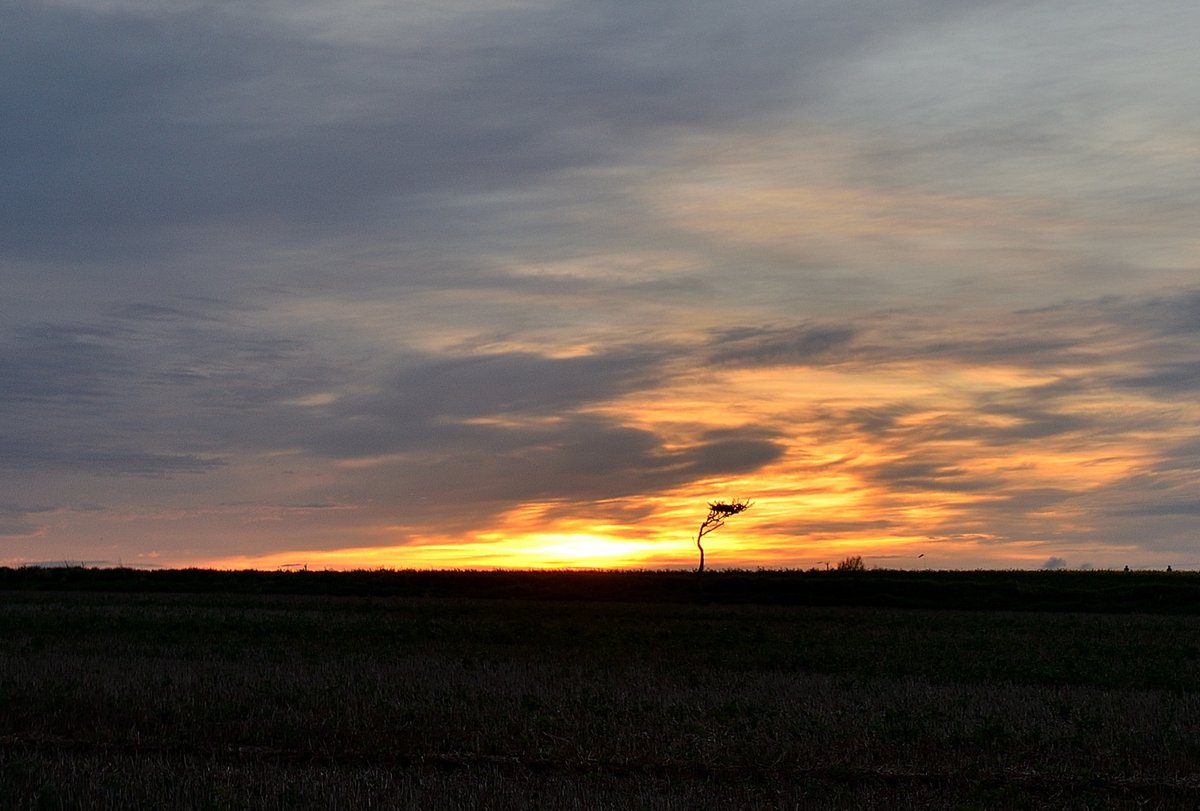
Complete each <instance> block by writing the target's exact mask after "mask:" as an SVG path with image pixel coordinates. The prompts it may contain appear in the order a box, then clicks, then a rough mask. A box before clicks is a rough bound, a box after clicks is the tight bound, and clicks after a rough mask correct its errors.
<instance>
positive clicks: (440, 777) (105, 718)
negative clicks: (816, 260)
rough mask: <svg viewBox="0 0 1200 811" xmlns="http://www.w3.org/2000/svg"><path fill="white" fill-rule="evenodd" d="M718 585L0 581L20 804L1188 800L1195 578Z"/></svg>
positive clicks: (839, 579)
mask: <svg viewBox="0 0 1200 811" xmlns="http://www.w3.org/2000/svg"><path fill="white" fill-rule="evenodd" d="M712 574H713V575H714V576H713V577H710V576H709V574H708V573H706V574H705V575H704V579H703V580H701V579H700V578H697V577H696V576H695V575H689V574H686V573H625V574H622V573H595V574H589V573H549V574H534V573H518V574H514V573H416V574H414V573H402V572H394V573H386V572H384V573H346V574H344V575H336V574H328V573H312V576H309V575H308V574H307V573H295V574H289V573H280V574H265V573H257V574H255V573H248V574H231V573H206V572H195V571H193V572H190V573H165V572H164V573H151V574H146V573H139V572H129V571H128V570H125V571H116V572H111V571H110V572H108V573H99V574H97V573H94V570H62V571H55V570H36V571H34V570H0V588H3V589H4V590H3V591H0V807H3V808H114V809H115V808H121V809H125V808H214V809H216V808H265V809H275V808H278V809H285V808H286V809H292V808H420V809H459V808H497V809H528V808H587V809H591V808H614V809H629V808H633V809H636V808H646V809H675V808H678V809H705V808H713V809H718V808H719V809H729V808H813V809H823V808H887V809H903V808H946V809H950V808H953V809H962V808H988V809H992V808H994V809H1020V808H1055V809H1085V808H1086V809H1097V808H1099V809H1117V808H1188V809H1191V808H1196V807H1200V616H1197V614H1196V613H1195V612H1197V611H1200V602H1197V601H1195V600H1194V596H1195V594H1194V592H1195V589H1196V585H1197V584H1196V582H1195V577H1196V576H1194V575H1190V574H1183V573H1176V574H1174V575H1170V576H1168V575H1165V574H1160V575H1150V574H1136V573H1135V574H1133V575H1131V576H1130V577H1129V578H1127V579H1124V580H1122V579H1121V575H1120V574H1116V573H1093V574H1079V573H1073V574H1071V575H1070V576H1065V575H1056V574H1055V573H1031V574H1024V575H1022V574H1011V573H1008V574H1004V575H1001V574H999V573H976V574H974V575H971V574H966V575H964V574H961V573H956V574H952V573H923V574H921V575H920V576H917V575H903V574H893V575H887V576H885V575H883V574H878V573H871V572H868V573H863V574H862V575H850V574H841V573H828V574H825V573H820V574H818V575H814V574H813V573H778V572H761V573H754V572H742V573H719V572H716V573H712ZM1055 577H1057V579H1055ZM731 584H733V585H731ZM1189 595H1191V596H1189ZM926 603H928V604H926ZM989 606H990V607H989ZM1047 606H1048V607H1050V608H1049V609H1048V608H1047ZM1106 607H1107V608H1108V609H1110V610H1106ZM1050 609H1052V610H1050Z"/></svg>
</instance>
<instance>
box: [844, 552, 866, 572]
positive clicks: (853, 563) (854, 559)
mask: <svg viewBox="0 0 1200 811" xmlns="http://www.w3.org/2000/svg"><path fill="white" fill-rule="evenodd" d="M866 568H867V567H866V566H864V565H863V559H862V556H861V555H851V556H850V557H848V558H842V560H841V561H840V562H839V563H838V565H837V570H838V571H839V572H862V571H866Z"/></svg>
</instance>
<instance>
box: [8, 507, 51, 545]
mask: <svg viewBox="0 0 1200 811" xmlns="http://www.w3.org/2000/svg"><path fill="white" fill-rule="evenodd" d="M54 509H55V508H54V507H45V506H22V505H19V504H0V538H2V537H22V536H26V535H33V534H35V533H37V531H38V530H39V529H40V526H39V525H38V524H37V523H35V521H34V520H32V518H31V516H34V515H37V514H38V513H48V512H53V511H54Z"/></svg>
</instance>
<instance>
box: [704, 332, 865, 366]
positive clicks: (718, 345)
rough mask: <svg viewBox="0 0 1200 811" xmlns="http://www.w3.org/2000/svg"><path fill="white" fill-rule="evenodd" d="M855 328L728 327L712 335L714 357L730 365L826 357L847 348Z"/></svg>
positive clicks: (799, 361) (763, 364) (789, 361)
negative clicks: (728, 328) (729, 328)
mask: <svg viewBox="0 0 1200 811" xmlns="http://www.w3.org/2000/svg"><path fill="white" fill-rule="evenodd" d="M854 337H855V330H854V329H852V328H849V327H843V326H825V325H808V324H805V325H801V326H798V327H792V328H754V327H742V328H739V329H731V330H724V331H722V332H719V333H717V334H716V335H715V336H713V338H712V339H711V344H712V350H711V352H712V355H711V357H712V360H713V361H714V362H716V363H722V364H729V365H739V366H742V365H747V366H767V365H777V364H807V363H814V362H818V361H825V360H828V359H830V357H831V356H833V358H834V359H836V357H837V354H838V353H839V351H842V350H846V349H847V348H848V347H849V345H850V344H851V342H852V341H853V340H854Z"/></svg>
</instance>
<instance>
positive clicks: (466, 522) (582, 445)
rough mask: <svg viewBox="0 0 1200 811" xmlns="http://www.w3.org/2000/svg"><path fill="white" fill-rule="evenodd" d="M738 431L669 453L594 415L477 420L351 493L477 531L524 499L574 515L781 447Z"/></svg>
mask: <svg viewBox="0 0 1200 811" xmlns="http://www.w3.org/2000/svg"><path fill="white" fill-rule="evenodd" d="M736 434H737V432H736V431H735V432H731V433H730V435H720V436H711V435H705V436H701V437H698V438H697V440H696V441H695V442H694V443H693V444H691V445H689V446H686V447H683V448H672V449H668V448H667V447H666V446H665V445H664V443H663V440H662V439H661V438H660V437H658V436H656V435H655V434H653V433H652V432H649V431H645V430H641V429H635V428H629V427H627V426H622V425H620V424H618V423H615V422H613V421H611V420H606V419H600V418H596V417H571V418H568V419H565V420H562V421H559V422H557V423H555V424H553V425H550V426H545V427H542V428H537V429H533V428H518V427H505V426H500V425H495V426H475V427H474V433H473V437H472V441H469V442H459V443H454V442H443V443H440V444H439V445H438V446H437V447H436V448H430V449H428V450H420V451H414V452H412V453H409V454H407V455H406V456H405V457H404V458H403V460H401V461H399V462H397V463H395V464H393V465H389V466H386V467H372V468H370V469H369V470H368V471H367V472H364V474H363V481H361V482H359V483H358V484H357V485H356V489H357V490H359V491H360V492H366V493H371V494H373V495H372V498H373V499H374V500H375V501H377V502H378V503H380V504H385V505H389V509H395V506H394V505H402V506H403V510H402V512H403V522H404V523H405V525H406V526H409V527H413V528H418V527H419V528H424V529H425V530H426V531H429V530H431V529H432V530H436V531H447V530H448V529H455V528H458V529H467V528H478V527H479V526H481V525H486V524H487V522H488V521H490V520H492V519H493V518H494V517H495V516H496V515H498V514H499V513H502V512H504V511H505V510H507V509H510V508H512V507H514V506H516V505H519V504H522V503H530V502H540V503H549V504H555V503H561V504H570V505H572V513H574V510H575V505H583V507H582V509H583V512H584V513H587V512H589V510H588V508H587V506H586V505H588V504H595V503H602V502H605V501H607V500H611V499H619V498H622V497H626V496H631V495H636V494H640V493H647V492H658V491H661V490H664V489H670V488H674V487H679V486H682V485H685V484H688V483H690V482H694V481H697V480H700V479H705V478H709V477H713V476H721V475H732V474H738V473H745V472H748V471H751V470H754V469H757V468H758V467H761V466H762V465H764V464H767V463H769V462H771V461H773V460H774V459H777V458H778V457H779V456H780V455H781V454H782V452H783V447H782V446H781V445H778V444H775V443H772V442H771V441H770V440H768V439H764V438H762V436H761V434H760V433H759V432H758V431H756V430H755V429H753V428H748V429H746V438H744V439H737V438H734V435H736ZM368 479H369V480H368ZM627 517H628V516H627Z"/></svg>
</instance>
